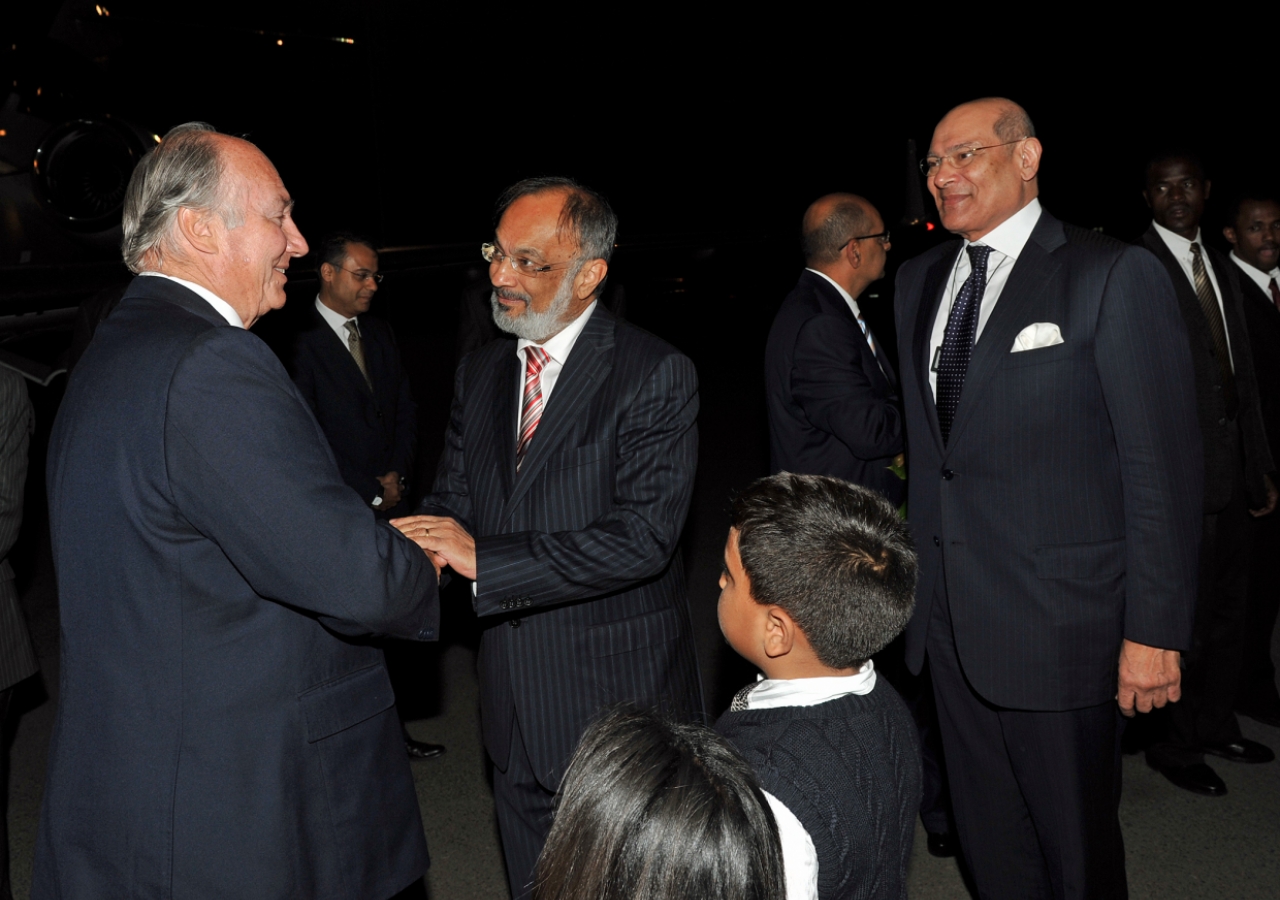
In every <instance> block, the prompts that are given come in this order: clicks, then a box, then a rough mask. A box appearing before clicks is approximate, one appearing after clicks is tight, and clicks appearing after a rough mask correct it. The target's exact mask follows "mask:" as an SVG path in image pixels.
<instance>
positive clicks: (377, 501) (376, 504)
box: [369, 485, 386, 509]
mask: <svg viewBox="0 0 1280 900" xmlns="http://www.w3.org/2000/svg"><path fill="white" fill-rule="evenodd" d="M385 490H386V488H385V487H382V486H381V485H379V487H378V496H376V497H374V498H373V499H372V500H371V501H369V505H370V506H372V507H373V508H374V509H381V508H382V492H383V491H385Z"/></svg>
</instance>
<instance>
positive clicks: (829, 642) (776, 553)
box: [732, 472, 917, 669]
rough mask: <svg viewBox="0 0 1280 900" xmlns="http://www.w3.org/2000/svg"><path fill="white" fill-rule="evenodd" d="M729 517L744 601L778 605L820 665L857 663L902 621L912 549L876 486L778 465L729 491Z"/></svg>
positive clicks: (909, 600)
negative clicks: (747, 587) (747, 583)
mask: <svg viewBox="0 0 1280 900" xmlns="http://www.w3.org/2000/svg"><path fill="white" fill-rule="evenodd" d="M732 524H733V527H734V529H736V530H737V532H738V555H739V557H740V558H741V560H742V568H743V569H744V570H745V571H746V573H747V577H748V578H749V579H750V580H751V596H752V598H753V599H754V600H755V601H756V602H757V603H762V604H769V605H776V606H780V607H782V608H783V609H784V610H786V611H787V614H788V615H790V616H791V618H792V619H794V620H795V622H796V624H797V625H798V626H800V628H801V630H803V631H804V634H805V637H806V638H808V640H809V643H810V645H811V646H812V647H813V649H814V652H815V653H816V654H817V656H818V659H819V660H821V661H822V663H823V664H824V665H826V666H829V667H831V668H833V669H846V668H852V667H859V666H861V665H862V663H863V662H865V661H866V659H867V658H868V657H870V656H871V655H872V654H874V653H876V652H877V651H879V650H881V649H883V648H884V647H885V645H887V644H888V643H889V642H890V641H892V640H893V639H894V638H895V637H896V636H897V635H898V633H899V632H901V631H902V629H903V628H905V627H906V624H907V621H908V620H909V619H910V618H911V612H912V609H913V608H914V606H915V590H916V574H917V560H916V553H915V548H914V545H913V543H912V540H911V532H910V529H909V528H908V527H907V524H906V523H905V522H903V521H902V518H901V517H900V516H899V515H898V513H897V510H895V509H894V508H893V506H892V504H890V503H889V501H888V500H886V499H885V498H884V497H882V496H881V495H880V494H878V493H876V492H875V491H872V490H869V489H867V488H864V487H860V486H858V485H856V484H850V483H849V482H847V481H841V480H840V479H839V478H828V477H825V476H821V475H792V474H791V473H789V472H780V473H779V474H777V475H773V476H770V477H769V478H761V479H759V480H758V481H755V482H753V483H752V484H751V485H750V486H749V487H747V489H746V490H744V491H743V492H742V493H741V494H739V495H738V496H737V498H736V499H735V500H734V502H733V523H732Z"/></svg>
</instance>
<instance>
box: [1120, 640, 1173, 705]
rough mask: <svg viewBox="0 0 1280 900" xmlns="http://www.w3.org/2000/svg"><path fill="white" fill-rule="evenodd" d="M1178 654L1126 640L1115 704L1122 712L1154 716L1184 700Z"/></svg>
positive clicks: (1121, 658)
mask: <svg viewBox="0 0 1280 900" xmlns="http://www.w3.org/2000/svg"><path fill="white" fill-rule="evenodd" d="M1178 657H1179V654H1178V651H1177V650H1162V649H1160V648H1159V647H1148V646H1147V645H1146V644H1138V643H1134V642H1133V641H1130V640H1126V641H1124V642H1123V643H1122V644H1121V645H1120V684H1119V687H1118V690H1117V692H1116V702H1117V703H1119V704H1120V712H1122V713H1123V714H1124V715H1126V716H1128V717H1129V718H1133V715H1134V713H1135V712H1144V713H1145V712H1151V710H1152V709H1153V708H1155V707H1159V706H1164V705H1165V704H1166V703H1176V702H1177V701H1178V700H1179V699H1181V697H1182V669H1181V667H1180V666H1179V665H1178Z"/></svg>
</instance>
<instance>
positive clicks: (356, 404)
mask: <svg viewBox="0 0 1280 900" xmlns="http://www.w3.org/2000/svg"><path fill="white" fill-rule="evenodd" d="M315 254H316V258H317V261H318V262H319V265H318V266H317V272H316V274H317V275H319V276H320V292H319V293H318V294H317V295H316V299H315V303H314V305H313V307H312V308H311V309H310V310H308V311H307V313H308V314H307V317H306V322H307V325H306V327H305V328H304V329H303V330H302V331H301V332H300V333H299V334H298V335H297V336H296V338H295V340H294V342H293V346H292V348H291V349H292V352H291V353H290V354H288V367H289V374H290V375H291V376H292V377H293V382H294V384H296V385H297V386H298V390H299V391H301V392H302V396H303V397H305V398H306V400H307V403H308V405H310V407H311V411H312V412H314V413H315V416H316V421H317V422H319V423H320V427H321V428H323V429H324V434H325V437H326V438H328V439H329V446H330V447H332V448H333V455H334V456H335V457H336V458H337V460H338V469H339V471H341V472H342V480H343V481H345V482H346V483H347V484H348V485H349V486H350V487H351V489H352V490H353V491H355V492H356V493H357V494H359V495H360V498H361V499H362V500H364V501H365V502H366V503H368V504H369V506H370V508H372V509H373V511H374V515H376V516H377V517H378V518H380V519H389V518H390V517H391V516H393V515H395V514H396V513H397V512H400V513H403V512H405V511H406V510H404V509H401V508H400V507H401V504H402V501H403V499H404V497H403V491H404V490H405V487H406V476H407V475H408V474H409V470H410V466H412V464H413V451H414V447H415V446H416V444H417V442H418V416H417V406H416V405H415V404H414V402H413V395H412V393H411V392H410V389H409V376H408V374H407V373H406V372H405V370H404V366H403V364H402V363H401V362H400V348H399V346H398V345H397V344H396V339H395V335H394V334H393V333H392V331H391V326H390V325H389V324H388V323H386V322H384V321H382V320H381V319H377V318H374V317H372V316H365V315H364V314H365V313H367V312H368V311H369V307H370V305H371V304H372V303H373V297H374V295H375V294H376V293H377V292H378V285H379V284H380V283H381V282H382V276H381V275H380V274H379V273H378V251H377V250H376V249H374V246H373V243H372V242H371V241H370V240H368V239H367V238H363V237H360V236H359V235H356V234H353V233H351V232H336V233H334V234H330V235H326V236H325V237H324V238H323V239H321V241H320V243H319V244H318V245H316V248H315ZM389 649H390V650H391V657H392V663H393V665H392V672H393V674H396V672H397V668H398V667H397V666H396V665H395V662H396V656H397V653H396V650H395V648H394V647H392V648H389ZM393 680H394V681H396V682H397V683H398V684H401V680H400V676H398V675H396V677H395V678H393ZM397 709H399V707H397ZM404 746H405V750H406V751H407V752H408V754H409V758H410V759H432V758H434V757H437V756H439V755H440V754H442V753H444V747H443V746H441V745H440V744H432V743H429V742H427V741H417V740H414V739H413V738H412V737H410V736H409V732H408V731H407V730H406V731H405V733H404Z"/></svg>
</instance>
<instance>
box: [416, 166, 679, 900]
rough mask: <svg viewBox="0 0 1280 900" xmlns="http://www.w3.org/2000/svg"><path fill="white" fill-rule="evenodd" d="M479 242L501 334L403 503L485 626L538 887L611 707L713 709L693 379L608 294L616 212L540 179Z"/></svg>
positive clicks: (516, 866)
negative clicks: (684, 551) (704, 664)
mask: <svg viewBox="0 0 1280 900" xmlns="http://www.w3.org/2000/svg"><path fill="white" fill-rule="evenodd" d="M497 218H498V222H497V229H496V233H495V235H494V239H493V241H492V242H490V243H487V244H485V245H484V247H483V248H482V253H483V255H484V258H485V259H486V260H487V261H488V262H489V280H490V281H491V282H492V283H493V294H492V296H491V303H492V307H493V317H494V321H495V322H497V324H498V326H499V327H500V328H502V329H503V330H504V331H506V332H509V333H511V334H513V335H515V336H516V338H517V339H516V340H504V339H499V340H495V341H493V342H491V343H489V344H487V345H485V346H484V347H481V348H480V349H479V350H476V351H475V352H474V353H471V354H470V355H469V356H467V357H466V358H465V359H463V361H462V363H461V365H460V366H459V367H458V374H457V379H456V381H455V388H454V398H453V411H452V415H451V419H450V423H449V430H448V433H447V435H446V442H445V449H444V455H443V457H442V458H441V461H440V468H439V469H438V471H437V473H436V481H435V486H434V488H433V491H432V493H430V494H428V495H427V496H426V497H425V498H424V500H423V502H422V506H421V507H420V508H419V512H421V513H423V515H419V516H413V517H410V518H407V519H397V520H395V521H394V523H393V524H395V525H396V526H397V527H398V528H401V529H402V530H404V531H405V533H406V534H408V535H409V536H410V537H411V538H413V539H414V540H416V541H418V543H419V545H420V546H422V547H423V548H425V549H427V550H428V551H430V552H432V553H433V554H435V559H436V561H437V562H438V563H439V564H441V565H444V564H448V565H449V566H451V567H452V568H453V570H454V571H455V572H457V573H458V574H459V575H461V576H463V577H464V578H469V579H472V580H473V582H474V584H473V588H472V593H473V600H472V604H473V606H474V608H475V612H476V615H478V616H479V617H480V619H481V622H482V623H483V625H484V628H485V630H484V636H483V638H482V641H481V645H480V660H479V670H480V705H481V724H482V728H483V732H484V743H485V749H486V750H487V752H488V754H489V756H490V758H491V759H492V760H493V764H494V769H495V772H494V800H495V804H496V807H497V814H498V827H499V830H500V832H501V834H502V847H503V853H504V854H505V856H506V862H507V877H508V880H509V882H510V885H511V892H512V895H513V896H515V897H526V896H528V892H529V890H530V887H531V882H532V879H533V869H534V863H535V862H536V860H537V858H538V854H539V852H540V851H541V849H542V845H543V843H544V842H545V841H546V837H547V833H548V831H549V830H550V828H551V813H552V808H553V805H552V801H553V799H554V797H555V792H556V789H557V788H558V787H559V785H560V779H561V777H562V776H563V775H564V771H565V767H566V766H567V764H568V761H569V757H570V755H571V754H572V752H573V750H574V747H575V746H576V745H577V743H578V740H579V738H580V737H581V736H582V733H583V731H584V730H585V729H586V727H587V725H588V724H589V723H590V722H591V721H592V720H593V719H595V718H596V717H597V716H598V715H599V714H600V712H601V710H603V709H604V708H605V707H609V706H614V705H617V704H619V703H629V704H633V705H636V706H639V707H660V708H662V709H664V710H665V711H666V712H668V713H669V714H671V715H674V716H675V717H677V718H680V719H685V720H698V719H700V718H701V716H702V696H701V685H700V680H699V677H698V670H697V661H696V659H695V656H694V648H693V639H692V631H691V626H690V622H689V610H688V605H687V602H686V599H685V584H684V566H683V563H682V562H681V559H680V553H679V550H678V547H679V540H680V532H681V529H682V528H683V527H684V520H685V514H686V513H687V512H688V509H689V500H690V496H691V494H692V490H693V477H694V470H695V469H696V466H697V457H698V436H697V427H696V424H695V422H696V418H697V413H698V382H697V374H696V372H695V371H694V368H693V363H692V362H690V361H689V359H688V358H687V357H685V356H684V355H682V354H681V353H679V352H678V351H677V350H676V349H675V348H674V347H671V346H670V345H668V344H666V343H664V342H663V341H661V340H659V339H658V338H656V337H653V336H652V335H650V334H647V333H646V332H643V331H641V330H639V329H637V328H635V327H633V326H631V325H628V324H627V323H625V322H622V321H619V320H618V319H616V318H614V317H613V315H611V314H610V313H609V311H608V310H606V309H604V308H603V307H601V306H600V305H599V301H598V297H599V294H600V291H601V289H602V288H603V286H604V280H605V276H606V275H607V274H608V271H609V260H610V257H611V256H612V255H613V247H614V239H615V234H616V231H617V218H616V217H615V216H614V213H613V210H612V209H610V208H609V205H608V203H607V202H606V201H605V200H604V198H603V197H601V196H600V195H599V194H596V193H595V192H594V191H591V190H589V189H587V188H584V187H582V186H581V185H578V184H577V183H575V182H573V181H571V180H569V179H566V178H535V179H527V180H525V181H522V182H520V183H518V184H516V185H514V186H513V187H511V188H509V189H508V190H507V191H506V192H505V193H504V194H503V196H502V197H501V198H500V200H499V202H498V217H497Z"/></svg>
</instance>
